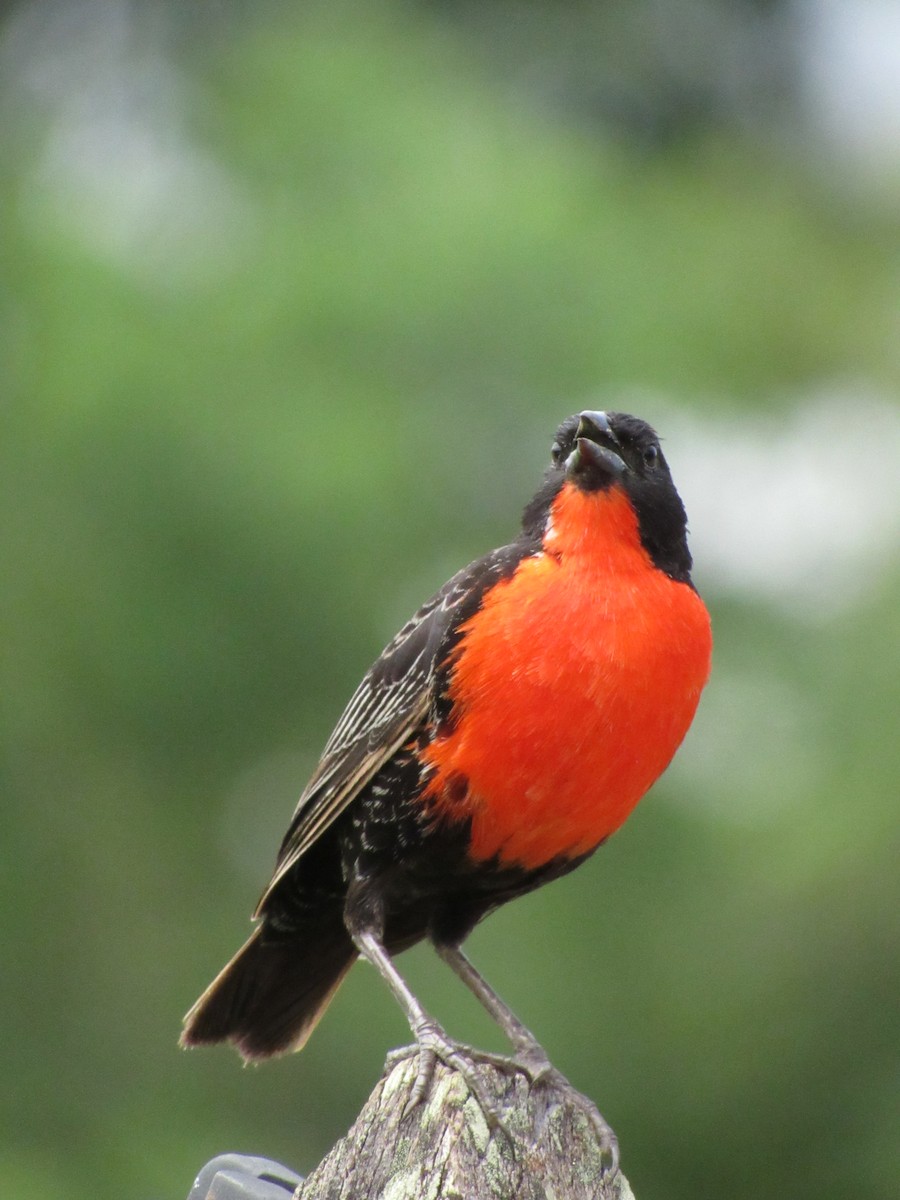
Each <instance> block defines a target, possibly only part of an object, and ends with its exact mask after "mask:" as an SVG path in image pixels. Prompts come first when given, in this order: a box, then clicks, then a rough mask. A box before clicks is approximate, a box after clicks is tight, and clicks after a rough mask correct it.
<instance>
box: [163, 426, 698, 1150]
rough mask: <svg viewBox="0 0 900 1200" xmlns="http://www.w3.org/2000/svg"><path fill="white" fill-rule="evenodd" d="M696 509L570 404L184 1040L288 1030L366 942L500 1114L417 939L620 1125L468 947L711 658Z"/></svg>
mask: <svg viewBox="0 0 900 1200" xmlns="http://www.w3.org/2000/svg"><path fill="white" fill-rule="evenodd" d="M691 569H692V558H691V554H690V551H689V548H688V542H687V517H686V514H685V510H684V506H683V504H682V502H681V499H680V497H679V494H678V492H677V490H676V488H675V485H674V483H673V481H672V476H671V473H670V470H669V467H668V464H667V462H666V459H665V457H664V455H663V452H662V448H661V446H660V441H659V438H658V436H657V434H656V432H655V431H654V430H653V428H652V427H651V426H650V425H649V424H647V423H646V422H645V421H643V420H641V419H640V418H638V417H634V416H631V415H629V414H626V413H619V412H604V411H593V410H585V411H583V412H580V413H576V414H575V415H573V416H570V417H568V418H566V420H564V421H563V422H562V424H561V425H560V426H559V428H558V430H557V432H556V435H555V438H554V440H553V443H552V448H551V455H550V464H549V467H548V468H547V469H546V471H545V473H544V476H543V479H542V481H541V483H540V485H539V487H538V489H537V491H536V493H535V494H534V496H533V498H532V499H531V500H530V501H529V503H528V504H527V505H526V506H525V509H524V513H523V516H522V523H521V529H520V532H519V533H518V535H517V536H516V537H515V538H514V540H512V541H511V542H510V543H509V544H508V545H505V546H502V547H500V548H498V549H495V550H492V551H491V552H490V553H488V554H486V555H484V556H483V557H481V558H479V559H477V560H476V561H475V562H473V563H471V564H470V565H469V566H467V567H465V568H464V569H463V570H461V571H459V572H458V573H457V574H455V575H454V576H453V577H452V578H451V579H450V580H449V581H448V582H447V583H446V584H445V585H444V586H443V587H442V588H441V589H440V590H439V591H438V592H437V593H436V594H435V595H434V596H433V597H432V598H431V599H429V600H428V601H426V602H425V603H424V604H423V605H422V606H421V608H419V610H418V611H417V612H416V613H415V615H414V616H413V617H412V618H411V619H410V620H409V621H408V622H407V623H406V624H405V625H404V626H403V627H402V628H401V629H400V631H399V632H398V633H397V635H396V636H395V637H394V638H393V639H392V640H391V641H390V642H389V643H388V645H387V646H386V647H385V649H384V650H383V652H382V653H381V655H380V656H379V657H378V659H377V660H376V661H375V663H374V664H373V666H372V667H371V668H370V669H369V671H368V672H367V673H366V674H365V676H364V677H363V679H362V681H361V683H360V684H359V686H358V688H357V689H356V691H355V692H354V693H353V695H352V697H351V699H350V701H349V703H348V704H347V706H346V708H345V709H344V711H343V714H342V715H341V717H340V718H339V720H338V722H337V725H336V726H335V728H334V731H333V732H332V734H331V736H330V738H329V739H328V742H327V743H326V745H325V748H324V751H323V753H322V756H321V759H320V760H319V763H318V765H317V767H316V768H315V770H314V772H313V774H312V777H311V779H310V780H309V782H308V784H307V785H306V788H305V789H304V791H303V793H302V795H301V797H300V800H299V803H298V804H297V807H296V811H295V812H294V815H293V819H292V820H291V822H290V826H289V828H288V830H287V833H286V834H285V836H284V839H283V841H282V843H281V847H280V850H279V852H278V856H277V861H276V866H275V871H274V874H273V876H272V879H271V881H270V882H269V884H268V886H267V887H266V889H265V891H264V892H263V894H262V898H261V899H260V901H259V904H258V906H257V908H256V911H255V913H254V919H255V921H256V927H255V929H254V931H253V933H252V935H251V936H250V938H249V940H248V941H247V942H246V943H245V944H244V946H243V947H242V948H241V949H240V950H239V951H238V953H237V954H236V955H235V956H234V958H232V959H231V961H230V962H229V963H228V964H227V965H226V966H225V967H224V969H223V970H222V971H221V972H220V973H219V975H218V976H217V977H216V978H215V979H214V980H213V982H212V983H211V984H210V985H209V987H208V988H207V990H206V991H205V992H204V993H203V994H202V996H201V997H200V998H199V1000H197V1002H196V1003H195V1005H194V1006H193V1007H192V1008H191V1010H190V1011H189V1012H188V1014H187V1016H186V1017H185V1019H184V1028H183V1032H182V1035H181V1043H182V1045H183V1046H196V1045H201V1044H211V1043H218V1042H231V1043H233V1045H234V1046H235V1047H236V1048H237V1050H238V1051H239V1052H240V1054H241V1055H242V1056H243V1057H244V1059H245V1060H251V1061H252V1060H259V1059H264V1058H268V1057H270V1056H272V1055H277V1054H281V1053H284V1052H286V1051H290V1050H298V1049H300V1048H301V1047H302V1046H303V1045H304V1044H305V1042H306V1041H307V1039H308V1038H309V1036H310V1034H311V1033H312V1031H313V1029H314V1027H315V1026H316V1024H317V1022H318V1021H319V1019H320V1018H321V1016H322V1015H323V1013H324V1011H325V1009H326V1008H327V1007H328V1005H329V1003H330V1001H331V1000H332V998H333V996H334V994H335V992H336V991H337V988H338V987H339V985H340V983H341V981H342V980H343V979H344V977H345V975H346V973H347V971H348V970H349V969H350V967H351V966H352V965H353V963H354V962H355V961H356V960H357V959H360V958H362V959H364V960H367V961H368V962H369V963H370V964H371V965H372V966H373V967H375V969H376V970H377V971H378V973H379V974H380V975H381V976H382V978H383V979H384V981H385V983H386V984H387V986H388V987H389V989H390V990H391V992H392V993H393V995H394V997H395V998H396V1000H397V1001H398V1003H399V1004H400V1006H401V1008H402V1009H403V1011H404V1013H405V1016H406V1018H407V1021H408V1023H409V1026H410V1029H411V1031H412V1033H413V1035H414V1038H415V1043H414V1046H413V1047H411V1049H410V1053H415V1054H417V1055H418V1066H417V1075H416V1082H415V1088H414V1091H413V1098H412V1102H411V1103H412V1104H415V1102H416V1101H418V1100H421V1099H422V1098H423V1097H424V1096H425V1094H426V1093H427V1090H428V1088H429V1086H430V1080H431V1077H432V1074H433V1071H434V1068H435V1065H436V1063H437V1061H438V1060H441V1061H443V1062H444V1063H446V1064H447V1065H449V1066H450V1067H451V1068H453V1069H455V1070H458V1071H460V1072H461V1073H462V1074H463V1076H464V1078H465V1080H466V1082H467V1084H468V1085H469V1088H470V1090H471V1091H472V1092H473V1094H474V1095H475V1098H476V1100H477V1101H478V1102H479V1103H480V1104H481V1106H482V1108H483V1109H484V1110H485V1114H486V1116H487V1117H488V1118H489V1119H490V1121H491V1122H492V1123H493V1124H497V1123H499V1121H500V1114H498V1113H497V1111H496V1107H495V1105H494V1103H493V1101H492V1098H491V1097H489V1096H488V1095H487V1094H486V1091H485V1089H484V1087H483V1085H482V1082H481V1080H480V1078H479V1075H478V1071H477V1059H478V1057H479V1053H478V1052H475V1051H473V1050H472V1049H471V1048H470V1047H466V1046H463V1045H461V1044H460V1043H458V1042H456V1041H455V1040H454V1039H452V1038H451V1037H450V1036H449V1035H448V1034H447V1033H446V1031H445V1030H444V1029H443V1027H442V1026H441V1025H440V1024H439V1023H438V1022H437V1021H436V1020H435V1019H434V1018H433V1017H432V1016H431V1015H430V1014H429V1013H428V1012H426V1011H425V1009H424V1008H423V1006H422V1005H421V1003H420V1002H419V1000H418V998H417V997H416V996H415V995H414V994H413V992H412V990H411V989H410V987H409V986H408V984H407V983H406V981H405V979H404V978H403V976H402V975H401V973H400V971H399V970H398V968H397V966H396V963H395V958H396V956H397V955H398V954H399V953H400V952H402V951H403V950H405V949H407V948H408V947H410V946H412V945H414V944H415V943H417V942H420V941H422V940H426V939H427V940H428V941H429V942H430V943H431V944H432V945H433V947H434V949H435V950H436V952H437V954H438V955H439V956H440V957H441V958H442V959H443V960H444V961H445V962H446V963H447V964H448V965H449V967H450V968H451V969H452V970H453V971H454V972H455V973H456V974H457V975H458V976H459V977H460V979H461V980H462V981H463V983H464V984H465V985H466V986H467V987H468V988H469V989H470V990H471V991H472V992H473V993H474V995H475V996H476V998H477V999H478V1000H479V1001H480V1002H481V1004H482V1005H483V1006H484V1008H485V1009H486V1010H487V1011H488V1013H489V1014H490V1015H491V1017H493V1018H494V1020H495V1021H496V1022H497V1023H498V1024H499V1025H500V1027H501V1028H502V1030H503V1031H504V1033H505V1034H506V1036H507V1037H508V1039H509V1041H510V1043H511V1045H512V1047H513V1050H514V1054H513V1055H512V1056H511V1057H509V1058H505V1057H504V1058H501V1059H498V1058H497V1057H496V1056H492V1055H483V1056H482V1057H484V1058H486V1059H489V1060H490V1061H492V1062H500V1063H502V1064H508V1065H509V1067H510V1069H511V1070H516V1071H521V1072H522V1073H523V1074H525V1075H526V1076H527V1077H528V1079H529V1080H530V1081H531V1082H532V1083H533V1084H538V1083H543V1084H544V1085H545V1086H549V1087H551V1088H552V1089H556V1091H559V1090H570V1091H571V1092H572V1093H573V1094H574V1095H575V1096H576V1097H578V1099H579V1100H580V1101H582V1102H583V1105H584V1107H586V1108H587V1110H588V1113H589V1116H590V1118H591V1120H592V1121H593V1123H594V1126H595V1128H596V1129H597V1132H598V1135H599V1136H600V1137H601V1139H602V1141H603V1144H604V1147H605V1149H606V1150H607V1151H608V1157H609V1160H610V1161H611V1162H612V1163H613V1164H614V1165H617V1162H618V1148H617V1143H616V1140H615V1135H614V1133H613V1132H612V1130H611V1129H610V1127H609V1125H608V1124H607V1122H606V1121H605V1120H604V1118H603V1117H602V1116H601V1115H600V1114H599V1112H598V1110H597V1109H596V1107H595V1106H593V1104H592V1102H591V1101H589V1100H587V1098H586V1097H583V1096H581V1095H580V1093H577V1092H575V1089H574V1088H573V1087H572V1085H571V1084H568V1081H566V1080H565V1079H564V1077H563V1076H562V1075H561V1073H560V1072H558V1071H557V1070H556V1069H555V1068H554V1067H553V1066H552V1065H551V1063H550V1061H549V1059H548V1057H547V1054H546V1052H545V1051H544V1049H543V1048H542V1046H541V1045H540V1043H539V1042H538V1041H537V1039H536V1038H535V1037H534V1035H533V1034H532V1033H531V1032H530V1030H528V1029H527V1027H526V1026H525V1025H523V1024H522V1022H521V1021H520V1020H519V1019H518V1018H517V1017H516V1015H515V1014H514V1013H513V1012H512V1010H511V1009H510V1008H509V1007H508V1005H506V1004H505V1002H504V1001H503V1000H502V999H501V998H500V996H499V995H498V994H497V993H496V992H495V991H494V990H493V988H492V987H491V986H490V984H488V982H487V981H486V980H485V979H484V977H483V976H482V975H481V973H480V972H479V971H478V970H477V969H476V967H475V966H474V965H473V963H472V962H471V961H470V959H469V958H468V956H467V955H466V954H465V953H464V951H463V950H462V943H463V942H464V940H465V938H466V937H467V935H468V934H469V933H470V932H471V931H472V929H473V928H474V927H475V925H476V924H477V923H478V922H479V921H480V920H481V919H482V918H483V917H485V916H487V915H488V914H489V913H491V912H492V911H494V910H495V909H497V908H498V907H499V906H500V905H502V904H505V903H506V902H507V901H510V900H513V899H515V898H516V897H519V896H522V895H524V894H525V893H527V892H530V891H532V890H533V889H535V888H537V887H539V886H541V885H543V884H545V883H548V882H550V881H551V880H554V879H556V878H559V877H560V876H563V875H565V874H567V873H568V872H570V871H572V870H573V869H574V868H575V867H577V866H578V865H580V864H581V863H583V862H584V861H585V860H586V859H587V858H588V857H589V856H590V855H592V854H593V852H594V851H595V850H596V849H597V848H598V847H599V846H600V845H601V844H602V843H603V842H604V841H606V839H607V838H608V837H609V836H610V835H611V834H612V833H614V832H615V830H616V829H618V828H619V826H621V824H622V823H623V822H624V821H625V819H626V818H627V817H628V815H629V814H630V812H631V811H632V809H633V808H634V806H635V805H636V804H637V802H638V801H639V800H640V799H641V797H642V796H643V795H644V794H645V793H646V792H647V791H648V790H649V789H650V787H651V786H652V784H653V783H654V782H655V781H656V779H657V778H658V777H659V776H660V775H661V774H662V772H663V771H664V770H665V769H666V767H667V766H668V764H669V762H670V760H671V759H672V757H673V755H674V754H675V751H676V750H677V748H678V746H679V744H680V743H681V741H682V739H683V738H684V736H685V734H686V732H687V730H688V728H689V726H690V725H691V722H692V720H693V717H694V714H695V711H696V708H697V705H698V702H699V699H700V695H701V692H702V691H703V688H704V686H705V684H706V682H707V679H708V676H709V672H710V662H711V651H712V635H711V626H710V618H709V614H708V612H707V609H706V607H705V606H704V603H703V601H702V600H701V598H700V596H699V594H698V592H697V590H696V588H695V586H694V584H693V582H692V579H691Z"/></svg>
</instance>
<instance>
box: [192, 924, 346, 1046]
mask: <svg viewBox="0 0 900 1200" xmlns="http://www.w3.org/2000/svg"><path fill="white" fill-rule="evenodd" d="M356 956H357V955H356V949H355V948H354V946H353V943H352V942H351V941H350V938H349V936H348V934H347V931H346V929H345V928H344V923H343V921H342V920H341V919H340V918H339V917H337V918H336V919H331V920H328V919H320V920H319V921H318V922H316V923H315V924H313V923H312V922H311V923H310V925H309V928H308V929H305V930H302V931H298V933H297V934H296V936H292V937H291V939H290V940H286V939H285V938H284V937H283V936H282V937H280V938H279V937H274V936H273V935H272V933H271V932H269V933H268V934H267V931H266V927H265V923H263V924H262V925H261V926H260V927H259V928H258V929H257V930H256V932H255V933H254V934H253V936H252V937H251V938H250V940H249V941H248V942H246V943H245V944H244V945H243V946H242V947H241V949H240V950H239V951H238V952H237V954H236V955H235V956H234V958H233V959H232V960H231V962H230V963H229V964H228V965H227V966H226V967H225V968H224V969H223V970H222V971H220V972H219V974H218V975H217V976H216V978H215V979H214V980H213V981H212V983H211V984H210V985H209V987H208V988H207V989H206V991H205V992H204V993H203V995H202V996H201V997H200V999H199V1000H198V1001H197V1003H196V1004H195V1005H194V1007H193V1008H192V1009H191V1011H190V1012H189V1013H188V1014H187V1016H186V1017H185V1018H184V1030H183V1032H182V1034H181V1044H182V1046H202V1045H208V1044H210V1043H214V1042H226V1041H227V1042H233V1043H234V1045H235V1046H236V1047H237V1049H238V1050H239V1051H240V1052H241V1054H242V1055H243V1056H244V1058H246V1059H255V1058H268V1057H270V1055H273V1054H282V1053H284V1052H285V1051H288V1050H299V1049H300V1048H301V1047H302V1046H303V1045H304V1044H305V1042H306V1039H307V1038H308V1037H309V1035H310V1034H311V1033H312V1031H313V1029H315V1027H316V1025H317V1023H318V1021H319V1018H320V1017H321V1016H322V1014H323V1013H324V1012H325V1009H326V1008H327V1007H328V1004H329V1002H330V1001H331V998H332V996H333V995H334V993H335V992H336V991H337V989H338V987H339V986H340V983H341V980H342V979H343V978H344V976H345V975H346V973H347V971H349V969H350V967H351V966H352V964H353V962H354V960H355V959H356Z"/></svg>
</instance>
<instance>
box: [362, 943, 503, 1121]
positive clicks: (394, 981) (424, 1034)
mask: <svg viewBox="0 0 900 1200" xmlns="http://www.w3.org/2000/svg"><path fill="white" fill-rule="evenodd" d="M350 936H351V937H352V938H353V944H354V945H355V946H356V948H357V950H358V951H359V952H360V954H361V955H362V957H363V958H365V959H366V960H367V961H368V962H370V963H371V964H372V966H373V967H374V968H375V969H376V971H378V973H379V975H380V976H381V978H382V979H383V980H384V981H385V983H386V984H387V985H388V987H389V988H390V989H391V991H392V992H393V994H394V998H395V999H396V1001H397V1003H398V1004H399V1005H400V1007H401V1008H402V1009H403V1011H404V1013H405V1014H406V1019H407V1021H408V1022H409V1027H410V1029H411V1030H412V1032H413V1036H414V1037H415V1039H416V1046H417V1053H418V1056H419V1062H418V1070H417V1074H416V1082H415V1085H414V1087H413V1091H412V1096H411V1097H410V1101H409V1108H413V1107H415V1105H416V1104H418V1103H419V1102H420V1101H421V1100H423V1099H424V1097H425V1095H426V1094H427V1092H428V1088H429V1085H430V1083H431V1079H432V1076H433V1074H434V1067H435V1063H436V1062H437V1060H438V1059H440V1060H441V1062H444V1063H446V1064H447V1066H448V1067H452V1068H453V1070H455V1071H458V1072H459V1073H460V1075H462V1077H463V1079H464V1080H465V1081H466V1084H467V1085H468V1087H469V1091H470V1092H471V1093H472V1095H473V1096H474V1097H475V1099H476V1100H477V1101H478V1104H479V1106H480V1107H481V1110H482V1112H483V1113H484V1116H485V1120H486V1121H487V1123H488V1125H489V1126H490V1127H491V1128H494V1129H496V1128H498V1127H499V1126H500V1114H499V1112H498V1111H497V1107H496V1105H495V1104H494V1103H493V1102H492V1100H491V1099H490V1098H489V1096H488V1095H487V1093H486V1092H485V1090H484V1087H483V1085H482V1083H481V1080H480V1079H479V1078H478V1075H477V1072H476V1071H475V1069H474V1064H473V1061H472V1060H473V1057H475V1055H474V1054H473V1052H472V1051H470V1050H469V1048H468V1047H466V1046H462V1045H461V1044H460V1043H459V1042H455V1041H453V1039H452V1038H450V1037H448V1035H447V1034H446V1033H445V1032H444V1030H443V1029H442V1027H441V1026H440V1025H439V1024H438V1023H437V1021H435V1020H434V1018H433V1017H429V1016H428V1014H427V1013H426V1012H425V1010H424V1008H422V1005H421V1004H420V1003H419V1001H418V1000H417V999H416V997H415V996H414V995H413V993H412V991H411V990H410V988H409V985H408V984H407V982H406V980H405V979H404V978H403V976H402V975H401V974H400V972H399V971H398V970H397V968H396V967H395V966H394V962H393V959H392V958H391V956H390V955H389V954H388V952H387V950H385V948H384V945H383V944H382V942H381V939H380V938H378V937H377V936H376V935H375V933H373V931H372V930H371V929H357V930H352V929H351V931H350Z"/></svg>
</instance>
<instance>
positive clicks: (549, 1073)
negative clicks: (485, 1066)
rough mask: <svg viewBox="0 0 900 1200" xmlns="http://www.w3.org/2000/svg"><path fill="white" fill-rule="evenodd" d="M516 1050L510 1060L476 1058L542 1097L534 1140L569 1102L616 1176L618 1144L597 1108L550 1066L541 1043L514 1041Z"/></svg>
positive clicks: (490, 1056)
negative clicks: (517, 1078)
mask: <svg viewBox="0 0 900 1200" xmlns="http://www.w3.org/2000/svg"><path fill="white" fill-rule="evenodd" d="M515 1050H516V1053H515V1055H514V1056H513V1057H511V1058H505V1057H502V1056H500V1055H493V1054H479V1055H478V1057H480V1058H482V1059H483V1060H484V1061H485V1062H489V1063H491V1064H492V1065H493V1066H495V1067H497V1068H499V1069H500V1070H501V1071H505V1072H507V1073H512V1072H517V1073H519V1074H521V1075H524V1076H525V1078H526V1079H527V1080H528V1083H529V1086H530V1088H531V1089H532V1091H535V1090H537V1091H539V1092H540V1093H542V1094H543V1099H544V1106H543V1112H542V1114H541V1117H540V1120H539V1123H538V1129H537V1131H536V1137H539V1136H540V1133H541V1130H542V1129H543V1126H544V1124H545V1123H546V1120H547V1117H548V1116H549V1115H550V1113H551V1112H552V1111H553V1110H554V1109H555V1108H557V1107H558V1106H559V1104H560V1103H562V1102H564V1101H565V1102H568V1103H569V1104H570V1105H571V1106H572V1107H573V1108H576V1109H578V1111H580V1112H582V1113H584V1115H585V1117H587V1120H588V1122H589V1124H590V1127H591V1129H592V1131H593V1133H594V1135H595V1137H596V1139H597V1142H598V1144H599V1146H600V1156H601V1161H602V1162H603V1163H604V1166H605V1168H606V1170H607V1172H608V1173H609V1174H611V1175H613V1176H614V1175H616V1174H617V1172H618V1170H619V1142H618V1139H617V1137H616V1135H615V1133H614V1132H613V1129H612V1127H611V1126H610V1124H609V1122H608V1121H607V1120H606V1119H605V1117H604V1116H603V1114H602V1113H601V1112H600V1110H599V1109H598V1108H597V1106H596V1104H594V1102H593V1101H592V1100H589V1099H588V1097H587V1096H585V1095H584V1094H583V1093H582V1092H579V1091H578V1089H577V1088H575V1087H573V1086H572V1084H571V1083H570V1082H569V1081H568V1079H566V1077H565V1075H563V1073H562V1072H561V1071H558V1070H557V1069H556V1067H554V1066H553V1064H552V1063H551V1062H550V1059H549V1058H548V1057H547V1052H546V1050H545V1049H544V1048H543V1046H542V1045H541V1044H540V1042H537V1041H535V1040H534V1039H533V1038H522V1037H518V1038H516V1041H515Z"/></svg>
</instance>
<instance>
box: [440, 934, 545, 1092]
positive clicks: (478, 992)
mask: <svg viewBox="0 0 900 1200" xmlns="http://www.w3.org/2000/svg"><path fill="white" fill-rule="evenodd" d="M435 950H436V951H437V952H438V954H439V955H440V956H441V958H442V959H443V960H444V962H445V963H446V964H447V966H448V967H450V968H451V970H453V971H455V972H456V974H457V975H458V976H459V977H460V979H461V980H462V981H463V983H464V984H465V985H466V987H467V988H468V989H469V990H470V991H471V992H472V994H473V995H474V996H475V997H476V998H477V999H478V1000H479V1001H480V1002H481V1004H482V1005H483V1007H484V1008H485V1009H487V1011H488V1013H489V1014H490V1015H491V1016H492V1017H493V1018H494V1020H495V1021H496V1022H497V1024H498V1025H499V1026H500V1028H501V1029H502V1030H503V1032H504V1033H505V1034H506V1036H507V1037H508V1038H509V1040H510V1041H511V1042H512V1044H513V1046H514V1047H515V1050H516V1058H515V1060H514V1061H515V1063H516V1065H517V1066H518V1067H519V1068H520V1069H521V1070H522V1071H524V1073H525V1074H526V1075H528V1077H529V1079H531V1081H532V1082H533V1083H535V1082H537V1080H538V1079H540V1078H541V1076H543V1075H546V1074H547V1073H548V1072H549V1071H552V1070H553V1067H552V1066H551V1064H550V1060H549V1058H548V1057H547V1053H546V1051H545V1050H544V1048H543V1046H542V1045H541V1044H540V1042H539V1041H538V1040H537V1038H536V1037H535V1036H534V1034H533V1033H532V1032H531V1030H530V1029H527V1028H526V1027H525V1026H524V1025H523V1024H522V1022H521V1021H520V1020H519V1018H518V1017H517V1016H516V1014H515V1013H514V1012H513V1010H512V1009H511V1008H510V1007H509V1005H508V1004H506V1002H505V1001H504V1000H502V999H501V998H500V997H499V996H498V995H497V993H496V992H495V991H494V989H493V988H492V987H491V985H490V984H489V983H488V981H487V980H486V979H485V978H484V976H483V975H482V974H481V972H480V971H479V970H478V969H477V968H476V967H475V966H474V965H473V964H472V963H471V962H470V961H469V959H468V958H467V957H466V955H465V954H464V953H463V952H462V950H461V949H460V948H459V946H454V945H450V944H448V943H444V942H437V943H435ZM505 1061H506V1062H509V1061H510V1060H509V1059H507V1060H505Z"/></svg>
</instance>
